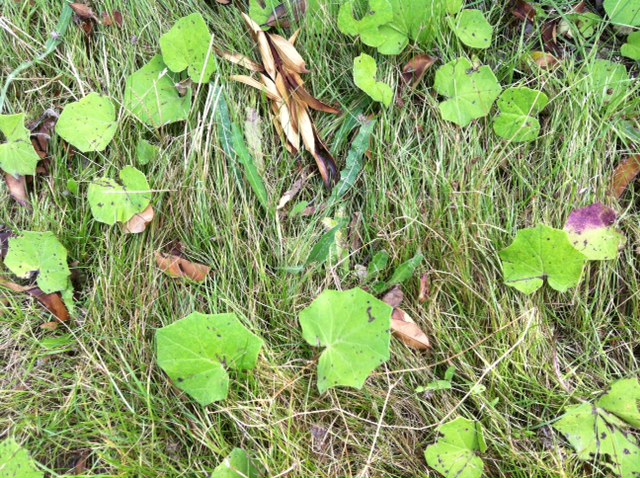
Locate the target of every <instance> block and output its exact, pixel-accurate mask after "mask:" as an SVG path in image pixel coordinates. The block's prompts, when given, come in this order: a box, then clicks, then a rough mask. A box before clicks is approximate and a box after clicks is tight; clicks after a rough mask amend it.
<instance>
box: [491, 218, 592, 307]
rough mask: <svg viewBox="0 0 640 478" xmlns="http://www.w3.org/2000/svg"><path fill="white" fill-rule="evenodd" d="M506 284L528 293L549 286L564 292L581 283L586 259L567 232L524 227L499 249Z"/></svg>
mask: <svg viewBox="0 0 640 478" xmlns="http://www.w3.org/2000/svg"><path fill="white" fill-rule="evenodd" d="M500 259H502V269H503V272H504V281H505V284H507V285H510V286H511V287H515V288H516V289H518V290H519V291H521V292H524V293H525V294H531V293H533V292H535V291H536V290H538V289H539V288H540V287H542V284H543V283H544V281H545V279H546V281H547V283H548V284H549V286H550V287H551V288H553V289H555V290H557V291H560V292H565V291H566V290H567V289H569V288H570V287H575V286H576V285H578V283H580V279H581V278H582V270H583V269H584V264H585V262H586V260H587V258H586V257H585V256H584V254H582V253H581V252H579V251H577V250H576V249H575V248H574V247H573V245H572V244H571V241H570V240H569V235H568V234H567V233H566V231H562V230H559V229H553V228H551V227H548V226H544V225H539V226H537V227H533V228H528V229H522V230H520V231H518V234H517V235H516V239H515V241H513V244H511V245H510V246H509V247H507V248H506V249H504V250H502V251H501V252H500Z"/></svg>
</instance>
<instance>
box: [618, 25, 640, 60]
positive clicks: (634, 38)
mask: <svg viewBox="0 0 640 478" xmlns="http://www.w3.org/2000/svg"><path fill="white" fill-rule="evenodd" d="M620 54H621V55H622V56H626V57H627V58H631V59H632V60H635V61H640V32H634V33H632V34H631V35H629V36H628V37H627V43H625V44H624V45H622V48H620Z"/></svg>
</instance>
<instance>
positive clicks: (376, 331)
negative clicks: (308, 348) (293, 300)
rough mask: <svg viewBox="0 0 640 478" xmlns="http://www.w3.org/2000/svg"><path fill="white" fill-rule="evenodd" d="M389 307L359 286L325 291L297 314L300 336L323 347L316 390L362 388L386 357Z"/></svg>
mask: <svg viewBox="0 0 640 478" xmlns="http://www.w3.org/2000/svg"><path fill="white" fill-rule="evenodd" d="M391 312H392V308H391V307H390V306H388V305H387V304H385V303H384V302H382V301H380V300H378V299H376V298H375V297H373V296H372V295H370V294H367V293H366V292H364V291H363V290H361V289H358V288H356V289H351V290H347V291H342V292H341V291H334V290H326V291H324V292H323V293H322V294H320V295H319V296H318V297H317V298H316V300H314V301H313V302H312V303H311V305H310V306H309V307H307V308H306V309H304V310H303V311H302V312H301V313H300V325H301V326H302V335H303V337H304V339H305V340H306V341H307V343H309V344H310V345H313V346H315V347H325V350H324V351H323V352H322V355H321V356H320V360H319V362H318V390H319V391H320V393H323V392H325V391H326V390H327V389H329V388H332V387H336V386H340V385H344V386H348V387H354V388H358V389H360V388H362V386H363V385H364V382H365V380H366V379H367V377H369V375H371V372H373V371H374V370H375V369H376V368H377V367H378V366H380V365H381V364H382V363H384V362H386V361H387V360H389V345H390V333H389V329H390V327H391Z"/></svg>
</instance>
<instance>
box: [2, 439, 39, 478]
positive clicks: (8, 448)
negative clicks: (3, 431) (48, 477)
mask: <svg viewBox="0 0 640 478" xmlns="http://www.w3.org/2000/svg"><path fill="white" fill-rule="evenodd" d="M0 476H2V477H3V478H23V477H29V478H42V477H43V476H44V473H43V472H42V471H41V470H40V469H38V467H37V466H36V463H35V462H34V461H33V460H32V459H31V457H30V456H29V452H28V451H27V450H25V449H24V448H22V447H21V446H20V445H19V444H18V443H17V442H16V441H15V440H14V439H13V438H7V439H6V440H4V441H2V442H0Z"/></svg>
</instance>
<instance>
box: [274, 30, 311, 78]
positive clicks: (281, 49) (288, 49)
mask: <svg viewBox="0 0 640 478" xmlns="http://www.w3.org/2000/svg"><path fill="white" fill-rule="evenodd" d="M267 39H268V40H269V43H270V44H271V46H272V47H273V49H274V50H275V52H276V53H277V54H278V57H279V58H280V60H282V63H283V64H284V66H285V68H286V69H288V70H290V71H295V72H296V73H309V70H307V65H306V63H305V61H304V59H303V58H302V56H301V55H300V53H298V50H296V47H295V46H293V45H292V44H291V43H289V41H288V40H287V39H285V38H283V37H281V36H280V35H275V34H269V35H267Z"/></svg>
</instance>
